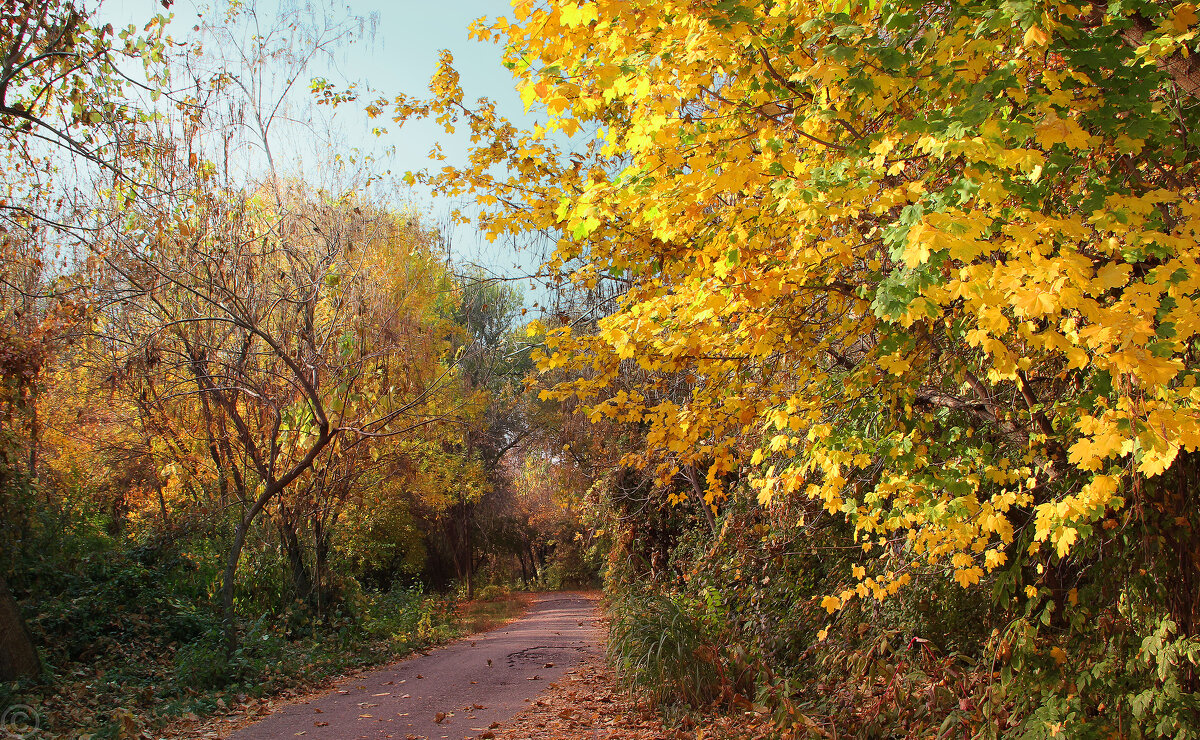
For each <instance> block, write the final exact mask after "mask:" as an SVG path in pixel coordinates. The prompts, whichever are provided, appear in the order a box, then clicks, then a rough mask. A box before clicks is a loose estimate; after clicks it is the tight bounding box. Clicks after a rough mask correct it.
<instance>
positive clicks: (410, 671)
mask: <svg viewBox="0 0 1200 740" xmlns="http://www.w3.org/2000/svg"><path fill="white" fill-rule="evenodd" d="M597 619H598V614H597V611H596V599H595V597H594V596H592V595H583V594H574V593H560V594H542V595H540V596H539V597H538V598H537V600H536V601H535V602H534V603H533V604H531V605H530V607H529V611H528V612H527V613H526V614H525V616H523V617H522V618H521V619H518V620H517V621H515V622H511V623H509V624H507V625H505V626H503V627H500V628H498V629H495V630H492V631H491V632H485V633H483V634H480V635H474V636H472V637H468V638H466V639H464V640H460V641H458V642H456V643H453V644H451V645H449V646H447V647H444V648H441V649H438V650H436V651H434V652H432V653H429V654H428V655H422V656H418V657H415V658H410V659H408V660H404V661H401V662H399V663H395V664H392V665H390V666H387V667H386V668H379V669H376V670H373V671H367V672H364V673H360V674H358V675H356V676H353V677H351V678H347V679H343V680H342V681H340V682H339V683H338V684H337V685H336V686H335V687H334V689H332V690H331V691H330V692H329V693H327V694H325V695H322V696H320V697H318V698H316V699H310V700H308V701H305V702H302V703H297V704H291V705H288V706H286V707H284V708H282V709H280V710H279V711H277V712H276V713H275V714H272V715H271V716H269V717H267V718H265V719H263V720H262V721H260V722H257V723H255V724H253V725H249V726H247V727H245V728H243V729H241V730H239V731H237V732H235V733H234V734H232V735H230V738H231V740H276V739H278V738H294V737H301V738H305V740H308V739H309V738H312V739H313V740H359V739H360V738H371V739H372V740H374V739H375V738H397V739H398V740H410V739H412V738H427V739H428V740H461V739H463V738H477V737H480V736H481V735H484V736H485V737H490V734H487V733H490V732H493V731H495V730H497V729H499V728H501V727H503V726H504V723H505V722H506V721H507V720H509V719H511V718H512V717H513V716H514V715H516V714H517V713H518V712H520V711H521V710H523V709H525V708H526V707H527V706H528V704H527V702H528V701H529V700H531V699H532V698H533V697H535V696H536V695H537V694H539V693H541V692H542V691H543V690H545V688H546V686H547V685H548V684H549V683H550V682H551V681H556V680H559V679H561V678H562V676H563V674H564V673H565V672H566V670H567V669H568V668H569V667H571V666H572V665H574V664H576V663H578V662H580V661H581V660H583V659H584V658H585V657H587V656H589V655H597V654H599V653H600V652H601V651H602V649H603V639H604V638H603V632H602V631H601V630H600V628H599V623H598V621H597ZM489 661H490V662H489ZM439 715H441V717H440V718H441V721H440V722H439V721H438V719H439Z"/></svg>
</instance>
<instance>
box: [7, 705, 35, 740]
mask: <svg viewBox="0 0 1200 740" xmlns="http://www.w3.org/2000/svg"><path fill="white" fill-rule="evenodd" d="M41 720H42V718H41V716H40V715H39V714H38V713H37V710H36V709H34V708H33V707H31V706H29V705H28V704H13V705H12V706H11V707H9V708H8V709H5V710H4V714H3V715H0V738H4V740H9V738H13V739H14V740H22V739H23V738H25V737H29V736H31V735H32V734H33V733H35V732H37V730H38V727H39V726H40V725H41Z"/></svg>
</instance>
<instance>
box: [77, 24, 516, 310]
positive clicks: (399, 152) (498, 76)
mask: <svg viewBox="0 0 1200 740" xmlns="http://www.w3.org/2000/svg"><path fill="white" fill-rule="evenodd" d="M247 4H249V3H247ZM210 5H216V6H217V7H223V3H222V2H221V0H215V1H213V2H203V0H202V1H201V2H197V1H196V0H177V2H176V3H175V5H174V6H173V8H172V9H171V10H172V12H173V13H174V14H175V21H174V22H173V23H172V25H171V26H170V32H171V34H172V35H173V36H174V37H175V38H176V39H186V38H188V37H190V36H192V35H194V34H193V32H192V27H193V25H195V24H196V23H197V22H198V20H199V18H198V16H199V15H203V16H205V19H206V20H209V21H212V20H214V19H213V18H208V17H207V16H208V14H209V11H204V10H202V9H203V8H205V7H208V6H210ZM304 5H305V3H303V2H296V1H295V0H260V2H258V7H259V9H260V13H261V14H262V15H264V16H267V15H273V10H272V9H273V8H275V7H278V6H283V7H285V8H295V7H303V6H304ZM93 7H95V6H94V5H93ZM333 7H335V8H344V9H345V10H346V12H347V13H348V14H353V15H361V16H368V17H371V18H373V19H374V21H375V22H374V23H373V24H368V28H372V27H373V29H374V33H373V34H369V35H368V36H369V37H368V38H366V39H364V40H362V41H360V42H359V43H357V44H354V45H353V46H351V47H349V48H348V49H347V50H345V51H343V52H342V53H341V54H340V55H339V56H340V59H339V60H338V61H337V69H336V70H333V71H330V70H327V69H326V68H325V67H324V65H322V66H321V67H319V68H316V69H314V70H313V75H312V76H328V77H330V78H331V79H335V80H336V79H337V77H338V75H339V73H340V75H341V76H343V77H344V78H345V79H347V80H356V81H358V82H359V83H360V84H365V85H368V86H369V87H370V88H372V89H373V90H375V91H377V93H379V94H381V95H384V96H387V97H390V96H393V95H395V94H396V93H401V92H402V93H406V94H408V95H411V96H417V97H424V96H426V95H427V94H428V89H427V86H428V83H429V78H430V77H431V76H432V74H433V72H434V69H435V67H436V65H437V61H438V55H439V52H440V50H441V49H449V50H450V51H451V53H452V54H453V55H454V59H455V66H456V68H457V69H458V70H459V72H460V73H461V75H462V85H463V89H464V91H465V93H466V95H467V97H468V99H470V100H474V99H475V98H477V97H480V96H486V97H489V98H491V99H493V100H495V101H496V102H497V104H498V106H499V110H500V112H501V113H502V114H503V115H505V116H508V117H509V118H514V119H516V120H518V121H522V120H523V121H525V122H526V123H527V124H532V122H533V118H532V117H526V116H525V115H524V113H523V106H522V104H521V101H520V97H519V95H518V94H517V93H516V91H515V90H514V89H513V83H512V76H511V73H510V72H509V70H507V69H505V68H504V67H503V66H502V65H501V63H500V60H501V51H502V50H501V49H500V48H499V47H498V46H496V45H495V44H491V43H480V42H477V41H472V40H470V39H469V38H468V36H467V27H468V25H469V24H470V23H471V21H473V20H475V19H476V18H479V17H480V16H488V17H491V18H494V17H496V16H500V15H507V14H509V13H510V11H511V8H510V6H509V3H508V0H442V1H440V2H439V1H438V0H432V1H418V0H390V1H389V0H350V1H349V2H344V3H338V4H336V5H334V6H333ZM159 12H163V11H162V6H161V5H160V4H159V2H158V1H157V0H102V2H100V3H99V14H100V16H101V18H102V20H103V21H105V22H111V23H113V24H114V25H115V26H118V27H120V26H123V25H125V24H127V23H135V24H139V25H140V24H143V23H145V21H146V20H148V19H149V18H150V17H151V16H152V15H154V14H155V13H159ZM300 92H301V100H302V102H306V100H305V99H304V96H305V95H307V85H305V86H304V88H303V89H302V90H301V91H300ZM337 125H338V130H339V132H340V137H341V138H342V141H341V142H339V143H343V144H345V146H346V147H347V148H349V147H358V148H360V149H363V150H366V151H374V152H380V153H382V152H383V151H384V150H385V149H387V148H389V147H394V149H395V155H394V157H393V158H392V159H391V160H390V161H389V164H388V165H387V166H388V167H389V168H390V169H391V170H392V172H393V173H394V174H395V175H396V176H397V177H399V176H401V175H403V173H404V172H405V171H408V170H416V169H421V168H423V167H425V166H426V165H427V164H428V159H427V153H428V152H429V150H430V149H431V147H432V146H433V145H434V143H435V142H439V141H440V142H441V143H442V146H443V150H444V152H445V153H446V154H447V156H448V157H449V160H450V162H452V163H453V162H455V161H462V157H463V155H464V154H465V152H466V148H467V145H468V142H467V140H466V138H465V137H459V136H455V137H451V138H447V137H446V135H445V134H444V133H443V132H440V131H439V130H438V129H437V128H436V127H435V126H433V125H422V124H409V125H407V126H405V127H404V129H403V130H397V128H396V127H395V125H393V124H391V122H390V121H384V120H382V119H380V120H376V121H373V122H371V121H368V119H367V118H366V116H365V115H363V114H362V113H361V109H360V108H357V107H350V108H346V109H342V110H340V111H339V113H338V114H337ZM379 125H382V126H385V127H387V128H388V129H389V132H388V134H386V135H384V136H383V137H379V138H376V137H375V136H373V135H372V134H371V133H370V129H371V127H372V126H379ZM439 166H440V165H439ZM401 197H402V198H403V197H406V196H403V195H402V196H401ZM407 197H410V198H412V199H413V200H415V201H416V203H417V205H418V207H420V208H421V209H422V210H423V211H425V212H426V213H427V214H428V215H429V217H430V218H432V219H433V220H435V221H436V220H441V219H442V217H443V216H444V214H445V212H446V211H447V210H448V208H449V205H448V204H446V203H443V202H438V201H431V200H430V199H429V198H428V197H427V196H424V195H421V194H412V195H410V196H407ZM452 239H453V242H454V246H455V249H454V251H455V253H456V256H457V257H458V258H460V259H465V260H470V261H474V262H478V263H481V264H483V265H484V266H485V267H487V268H489V269H491V270H495V271H497V272H499V273H502V274H506V275H512V274H514V273H515V274H520V273H523V272H527V271H529V270H530V269H532V268H531V263H536V261H537V260H536V259H535V258H533V257H532V256H531V255H517V254H514V253H512V252H511V250H509V248H508V247H507V246H502V245H488V244H486V243H484V242H483V240H482V239H479V238H477V236H476V235H475V234H473V233H471V231H470V229H468V228H464V227H458V228H457V229H456V230H455V231H454V233H453V234H452ZM526 287H527V286H526Z"/></svg>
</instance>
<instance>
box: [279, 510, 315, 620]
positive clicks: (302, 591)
mask: <svg viewBox="0 0 1200 740" xmlns="http://www.w3.org/2000/svg"><path fill="white" fill-rule="evenodd" d="M279 538H280V539H281V540H283V549H284V550H285V551H286V552H287V557H288V570H289V571H291V575H292V588H293V589H294V590H295V592H296V598H298V599H300V600H301V601H307V600H309V599H310V598H311V597H312V595H313V578H312V575H311V574H310V573H309V571H308V564H307V563H305V562H304V547H303V545H301V544H300V535H299V534H297V532H296V526H295V524H294V522H293V521H292V515H291V513H290V512H286V513H285V512H283V511H281V512H280V517H279Z"/></svg>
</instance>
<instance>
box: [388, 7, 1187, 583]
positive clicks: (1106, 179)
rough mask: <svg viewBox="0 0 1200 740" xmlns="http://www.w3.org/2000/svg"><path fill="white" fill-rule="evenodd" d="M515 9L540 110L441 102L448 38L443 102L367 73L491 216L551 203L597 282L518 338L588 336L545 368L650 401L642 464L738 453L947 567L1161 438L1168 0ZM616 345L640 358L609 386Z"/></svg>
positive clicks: (1177, 439)
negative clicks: (556, 324) (631, 378)
mask: <svg viewBox="0 0 1200 740" xmlns="http://www.w3.org/2000/svg"><path fill="white" fill-rule="evenodd" d="M1089 7H1090V6H1089ZM514 9H515V16H516V22H511V21H508V20H506V19H500V20H499V21H497V22H496V23H495V24H493V25H490V26H489V25H484V26H479V27H477V28H476V33H477V35H478V36H480V37H483V38H491V37H493V36H495V37H499V38H500V39H501V40H503V41H504V42H505V44H506V49H507V58H508V60H509V64H510V65H512V66H513V67H514V69H515V71H516V74H517V77H518V80H519V82H520V84H521V88H522V91H523V92H522V96H523V98H524V99H525V100H526V103H527V104H529V105H533V104H536V105H539V106H543V107H544V111H545V115H546V118H547V120H546V122H545V123H544V124H542V125H541V126H539V127H537V128H536V129H535V130H533V131H530V132H518V131H517V130H516V129H515V128H513V127H512V126H511V125H509V124H508V123H506V122H504V121H503V120H502V119H500V118H498V117H497V116H496V115H495V113H494V110H493V108H491V107H490V106H488V105H484V106H482V107H478V108H471V107H469V106H467V105H465V104H464V103H463V102H462V100H461V95H460V90H459V88H458V87H457V78H456V76H455V73H454V71H453V69H452V68H451V67H450V60H448V59H447V60H444V62H445V66H444V67H443V70H442V72H441V73H440V75H439V76H438V77H437V78H435V80H434V83H433V85H432V87H431V89H432V90H433V91H434V92H435V93H439V95H440V97H438V98H437V99H434V100H431V101H426V102H419V101H413V100H410V99H407V98H403V97H402V98H399V99H396V100H394V101H379V102H380V103H389V104H390V105H391V108H392V112H393V115H394V116H395V117H397V118H398V119H400V120H403V119H404V118H406V117H411V116H420V115H428V116H434V117H439V118H440V119H441V120H443V121H445V122H448V123H450V124H453V123H454V122H456V121H458V120H460V119H462V120H465V122H466V124H467V125H469V126H470V127H471V128H472V131H473V132H474V133H475V135H476V136H478V137H480V138H482V139H484V140H485V141H486V142H487V143H488V144H489V146H487V147H481V148H479V149H477V150H476V151H475V152H474V155H473V157H474V158H473V162H472V164H473V167H472V168H471V169H468V170H465V171H464V170H456V169H453V168H446V169H445V170H443V171H442V172H441V173H434V174H432V175H429V176H428V177H427V179H428V180H429V181H430V182H432V183H434V184H435V185H438V186H441V187H443V188H445V189H447V190H450V191H454V192H475V193H478V197H479V199H480V201H481V202H482V203H483V204H485V205H492V206H499V207H498V208H497V209H495V210H494V211H493V212H491V213H490V214H489V215H488V216H485V217H484V219H483V221H484V224H485V226H486V228H488V229H490V233H492V234H493V235H499V234H501V233H505V232H519V231H521V230H525V229H552V230H556V231H558V232H559V233H560V234H561V235H562V236H561V239H560V241H559V247H558V252H557V253H556V256H555V258H554V261H553V262H552V264H551V267H555V268H558V269H560V270H562V271H563V272H564V273H565V274H567V275H569V277H570V279H571V280H573V281H575V282H576V283H579V284H581V285H584V286H594V285H596V284H599V283H601V282H603V281H615V282H619V283H621V284H622V285H623V286H624V295H623V296H622V297H621V299H620V310H618V311H616V312H614V313H613V314H612V315H611V316H608V317H606V318H604V319H603V320H601V322H600V331H599V332H597V333H596V334H595V335H593V336H576V335H575V334H574V333H573V332H572V331H571V329H570V327H562V328H558V329H555V330H552V331H551V332H550V335H549V337H548V338H547V340H546V346H547V350H546V352H545V353H544V354H543V355H542V357H541V362H542V365H543V367H546V368H553V367H555V366H558V365H560V364H562V363H565V362H571V363H576V364H589V365H590V366H591V369H592V373H591V374H590V375H589V376H588V377H586V378H582V379H578V380H575V381H572V382H569V383H565V384H563V385H560V386H559V387H557V388H556V389H554V390H552V391H549V393H551V394H555V395H576V396H578V397H580V398H582V399H584V400H585V401H587V402H588V403H589V408H590V409H591V412H592V413H593V414H598V415H608V416H611V417H614V418H616V419H619V420H628V421H634V422H640V423H643V424H645V425H646V426H647V428H648V431H647V441H648V445H647V449H646V452H645V455H644V457H643V458H642V459H640V460H637V462H638V463H639V464H642V465H654V466H657V470H658V471H659V473H660V475H661V476H669V475H671V474H672V473H673V472H675V470H676V468H677V467H681V466H682V465H689V464H693V465H699V466H702V468H703V469H704V470H705V471H706V472H707V476H706V478H707V485H706V492H705V496H706V498H707V501H708V502H709V503H710V504H713V505H717V504H719V503H720V500H721V498H722V497H723V496H724V495H725V491H724V489H723V486H722V482H721V481H722V476H723V475H725V474H727V473H730V472H732V471H735V470H738V469H743V470H747V471H750V473H751V474H752V475H753V476H754V478H755V481H756V483H755V485H756V489H757V490H758V496H759V499H760V501H761V502H763V503H767V502H769V501H770V500H771V499H772V498H773V497H775V496H778V495H790V494H795V493H800V494H807V495H809V496H812V497H817V498H820V499H821V500H823V501H824V502H825V503H826V505H827V506H828V508H829V509H830V510H831V511H840V512H844V513H846V514H847V515H849V516H851V517H852V518H853V519H854V521H855V522H856V525H857V527H858V529H859V532H860V534H861V535H862V536H863V537H864V538H865V539H867V540H868V545H867V547H866V548H865V549H867V550H868V551H869V550H870V549H871V546H870V542H871V541H874V540H875V539H876V538H883V539H885V540H886V539H889V538H892V537H895V536H896V535H897V534H899V535H900V536H901V537H902V538H908V539H911V541H912V543H913V547H914V548H915V553H916V554H919V555H921V556H923V557H927V558H929V559H931V560H943V559H944V560H950V561H952V562H953V567H954V572H955V574H956V576H957V577H958V578H959V579H960V580H962V581H963V582H964V583H972V582H975V581H977V580H978V577H979V575H980V574H982V573H983V572H984V568H987V569H991V568H995V567H997V566H999V565H1001V564H1003V563H1004V562H1005V561H1006V560H1008V559H1009V558H1010V557H1012V556H1013V555H1014V551H1013V549H1012V548H1010V547H1008V545H1009V544H1010V543H1011V542H1012V541H1013V539H1014V537H1015V534H1014V531H1015V530H1016V529H1022V530H1024V529H1028V530H1029V531H1030V533H1031V534H1032V542H1034V543H1035V544H1034V545H1033V547H1032V548H1031V549H1032V550H1033V551H1038V550H1039V549H1040V547H1041V545H1042V544H1043V543H1044V544H1045V545H1046V546H1049V547H1050V549H1051V551H1052V552H1054V553H1056V554H1058V555H1065V554H1066V553H1068V552H1069V551H1070V549H1071V546H1072V545H1073V543H1074V542H1075V541H1076V540H1077V539H1078V538H1079V537H1080V536H1086V535H1087V534H1088V533H1090V532H1091V527H1092V525H1093V524H1094V523H1095V522H1096V521H1097V520H1098V519H1100V518H1102V516H1103V515H1104V514H1106V513H1107V512H1109V511H1111V510H1113V509H1120V508H1121V507H1122V501H1123V500H1124V499H1125V498H1127V497H1128V496H1129V495H1130V494H1132V493H1133V492H1134V491H1133V489H1132V488H1131V486H1136V481H1138V480H1145V479H1151V478H1154V477H1156V476H1160V475H1162V474H1163V473H1164V471H1168V470H1169V469H1170V467H1171V466H1172V465H1173V464H1174V463H1176V461H1177V458H1178V457H1179V456H1180V455H1181V454H1183V455H1184V457H1183V458H1181V459H1179V464H1180V465H1185V464H1187V453H1189V452H1190V451H1192V450H1194V449H1195V446H1196V442H1197V436H1196V435H1197V431H1198V427H1197V426H1196V423H1197V416H1196V412H1195V409H1194V408H1193V401H1192V395H1193V394H1192V391H1191V388H1192V386H1193V383H1194V381H1193V380H1192V379H1191V378H1192V376H1191V374H1190V368H1191V367H1192V364H1191V361H1190V358H1191V353H1192V351H1193V350H1192V346H1191V337H1192V336H1193V334H1194V331H1195V327H1194V326H1193V324H1194V322H1193V320H1192V317H1193V315H1194V312H1193V311H1192V309H1191V302H1192V295H1193V293H1194V288H1195V286H1194V285H1193V282H1192V281H1193V280H1194V279H1195V278H1194V274H1195V270H1194V268H1195V265H1194V264H1193V263H1194V257H1195V255H1194V253H1193V252H1194V250H1193V249H1192V248H1191V242H1190V241H1189V239H1190V235H1191V234H1193V230H1194V229H1195V228H1196V225H1197V224H1196V221H1195V214H1196V211H1195V207H1194V205H1193V183H1194V172H1193V166H1192V163H1191V159H1192V158H1191V157H1190V156H1189V155H1188V152H1190V151H1192V147H1194V145H1195V144H1194V142H1193V141H1192V140H1191V138H1190V133H1189V132H1190V131H1191V126H1190V123H1191V122H1192V120H1193V118H1194V116H1195V112H1196V107H1195V101H1194V99H1193V97H1192V95H1191V90H1190V88H1189V87H1188V79H1190V78H1189V77H1187V76H1186V75H1182V76H1181V75H1178V74H1175V73H1174V70H1175V69H1176V67H1177V66H1178V65H1177V63H1176V60H1177V59H1178V58H1179V56H1180V55H1181V54H1184V51H1181V49H1183V48H1184V47H1185V46H1186V44H1187V43H1188V42H1189V41H1190V40H1191V39H1192V38H1193V36H1192V34H1193V33H1194V25H1195V23H1196V19H1195V14H1194V12H1193V10H1192V8H1191V6H1189V5H1187V4H1181V5H1179V6H1178V7H1176V6H1168V5H1152V4H1150V5H1147V6H1146V7H1144V8H1141V9H1139V10H1137V11H1133V10H1130V11H1112V12H1108V11H1103V9H1097V8H1092V9H1091V10H1087V9H1083V8H1079V7H1075V6H1070V5H1048V6H1046V7H1045V8H1042V7H1040V6H1039V8H1038V9H1036V10H1035V9H1033V8H1030V9H1025V10H1021V11H1019V12H1018V11H1015V10H1005V9H1001V8H994V7H992V6H990V5H970V6H966V5H962V6H960V5H952V4H947V5H946V6H945V7H942V6H931V5H925V4H916V5H911V6H909V5H903V4H902V5H889V6H887V7H884V6H875V5H871V4H854V3H849V4H845V5H843V6H831V7H826V6H823V5H821V4H819V3H807V2H773V3H753V2H733V1H730V2H715V3H704V4H700V5H698V6H697V5H696V4H693V3H682V4H675V3H669V2H668V3H655V4H653V5H649V4H643V3H634V2H617V1H616V0H614V1H613V2H597V3H586V4H579V3H574V2H552V3H545V4H535V3H526V2H518V3H516V4H515V6H514ZM1147 23H1148V24H1149V30H1146V31H1142V32H1138V31H1137V29H1139V28H1142V27H1143V26H1144V25H1145V24H1147ZM533 29H537V31H536V32H533ZM1131 33H1141V34H1142V36H1141V37H1140V39H1141V43H1140V44H1139V45H1134V44H1131V43H1130V42H1129V41H1128V39H1127V37H1128V36H1129V35H1130V34H1131ZM585 38H586V39H587V41H586V43H585V42H584V39H585ZM1177 92H1178V93H1179V94H1176V93H1177ZM378 110H382V106H379V108H378ZM581 131H586V132H587V133H586V134H583V135H582V136H581V138H578V139H577V140H575V141H573V142H572V144H571V147H569V148H564V147H563V146H562V144H561V143H560V141H559V140H558V139H556V138H555V136H554V132H561V133H563V134H566V135H576V134H579V133H580V132H581ZM1164 153H1165V154H1164ZM498 164H505V165H507V166H508V168H509V169H508V172H509V176H508V179H502V178H497V177H496V176H494V175H493V172H494V171H495V165H498ZM623 364H629V365H633V364H636V365H637V366H638V367H639V368H640V369H641V370H643V371H645V372H646V373H647V374H648V375H647V378H648V380H647V382H646V383H645V384H644V387H643V388H641V389H637V390H634V391H632V392H626V393H621V394H615V395H610V394H607V393H606V389H607V388H608V387H609V386H610V385H611V384H612V381H613V379H614V378H616V377H617V375H618V374H619V373H620V372H621V371H622V367H623ZM680 376H683V377H686V378H689V379H690V382H692V383H693V386H692V387H691V388H690V389H689V390H687V391H686V392H685V393H684V397H685V398H684V402H682V403H680V402H678V401H677V400H674V399H665V398H663V395H662V393H661V391H662V390H663V388H664V387H665V386H664V384H666V383H670V382H673V380H672V379H673V378H676V377H680ZM764 434H765V435H766V437H765V438H764V437H763V436H762V435H764ZM1067 479H1069V480H1070V481H1071V483H1065V484H1064V483H1062V482H1063V481H1066V480H1067ZM1056 483H1058V484H1056ZM1025 518H1028V519H1029V523H1030V525H1031V526H1029V527H1026V522H1025V521H1023V520H1024V519H1025ZM903 570H904V568H898V569H897V572H896V573H895V577H894V578H892V579H889V582H888V583H882V582H880V583H878V584H876V583H867V584H865V587H866V589H867V592H868V593H870V592H871V591H875V592H876V593H878V592H879V590H880V589H884V588H887V587H888V586H890V585H891V584H896V583H899V582H901V580H902V573H901V571H903ZM852 595H853V594H848V595H847V597H848V596H852Z"/></svg>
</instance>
